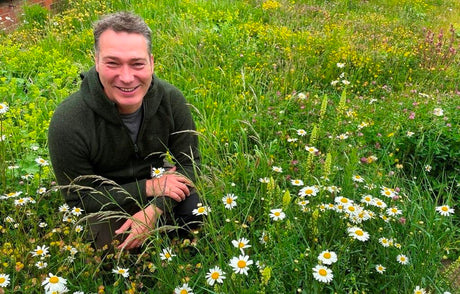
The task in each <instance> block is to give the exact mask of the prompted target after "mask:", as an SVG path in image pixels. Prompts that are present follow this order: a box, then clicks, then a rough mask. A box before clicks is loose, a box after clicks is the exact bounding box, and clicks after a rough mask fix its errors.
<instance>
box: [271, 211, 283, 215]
mask: <svg viewBox="0 0 460 294" xmlns="http://www.w3.org/2000/svg"><path fill="white" fill-rule="evenodd" d="M273 214H274V215H275V216H280V215H281V213H280V212H279V211H276V212H275V213H273Z"/></svg>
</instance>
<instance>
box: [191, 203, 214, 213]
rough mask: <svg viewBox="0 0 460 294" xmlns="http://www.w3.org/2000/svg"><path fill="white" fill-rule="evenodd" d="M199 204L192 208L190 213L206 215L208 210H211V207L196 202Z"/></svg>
mask: <svg viewBox="0 0 460 294" xmlns="http://www.w3.org/2000/svg"><path fill="white" fill-rule="evenodd" d="M198 205H199V206H198V207H197V208H195V209H194V210H192V213H193V214H194V215H207V214H208V212H210V211H211V208H209V207H207V206H201V203H199V204H198Z"/></svg>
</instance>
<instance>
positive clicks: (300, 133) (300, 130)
mask: <svg viewBox="0 0 460 294" xmlns="http://www.w3.org/2000/svg"><path fill="white" fill-rule="evenodd" d="M297 135H299V136H301V137H303V136H305V135H307V132H306V131H305V130H304V129H298V130H297Z"/></svg>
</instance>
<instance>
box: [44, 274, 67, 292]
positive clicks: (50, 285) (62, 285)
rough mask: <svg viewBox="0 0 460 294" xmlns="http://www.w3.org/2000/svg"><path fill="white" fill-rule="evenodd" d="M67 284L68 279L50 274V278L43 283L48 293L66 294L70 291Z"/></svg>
mask: <svg viewBox="0 0 460 294" xmlns="http://www.w3.org/2000/svg"><path fill="white" fill-rule="evenodd" d="M66 284H67V280H66V279H64V278H61V277H58V276H56V275H53V274H52V273H49V274H48V277H47V278H46V279H45V280H44V281H43V282H42V286H44V288H45V291H46V292H47V293H65V292H67V291H68V289H67V287H66Z"/></svg>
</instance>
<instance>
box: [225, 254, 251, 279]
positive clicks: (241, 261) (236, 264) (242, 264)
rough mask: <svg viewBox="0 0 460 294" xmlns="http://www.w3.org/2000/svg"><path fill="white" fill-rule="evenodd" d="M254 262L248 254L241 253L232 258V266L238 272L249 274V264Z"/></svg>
mask: <svg viewBox="0 0 460 294" xmlns="http://www.w3.org/2000/svg"><path fill="white" fill-rule="evenodd" d="M253 263H254V262H253V261H252V260H250V259H249V256H248V255H240V256H239V257H233V258H232V259H231V260H230V266H231V267H232V268H233V271H234V272H235V273H236V274H245V275H247V274H248V270H249V266H250V265H251V264H253Z"/></svg>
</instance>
